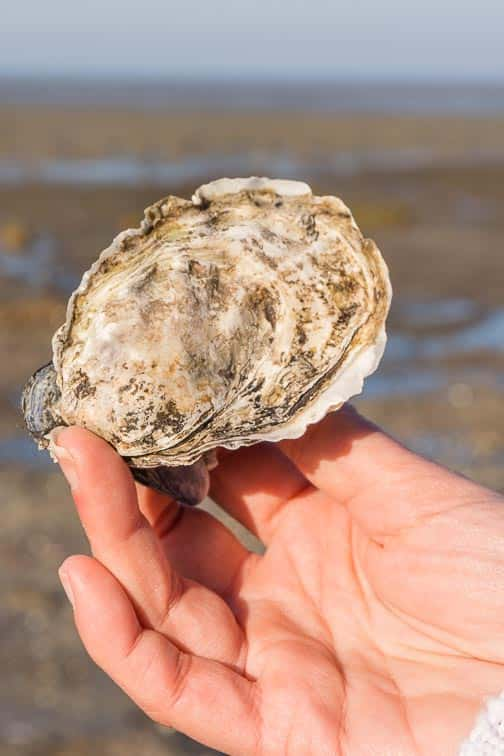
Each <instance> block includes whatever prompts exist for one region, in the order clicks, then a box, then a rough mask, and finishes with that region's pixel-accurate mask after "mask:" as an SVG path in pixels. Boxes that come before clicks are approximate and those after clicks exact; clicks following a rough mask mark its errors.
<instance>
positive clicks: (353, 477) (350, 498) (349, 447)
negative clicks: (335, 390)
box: [279, 405, 480, 538]
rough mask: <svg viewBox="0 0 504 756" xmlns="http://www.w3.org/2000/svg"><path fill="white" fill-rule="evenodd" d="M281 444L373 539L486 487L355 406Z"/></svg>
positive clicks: (304, 472) (308, 476)
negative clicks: (422, 453)
mask: <svg viewBox="0 0 504 756" xmlns="http://www.w3.org/2000/svg"><path fill="white" fill-rule="evenodd" d="M279 446H280V448H281V449H282V451H283V453H284V454H285V455H286V456H287V457H289V459H290V460H291V461H292V462H293V463H294V464H295V465H296V466H297V468H298V469H299V470H300V471H301V472H302V473H303V475H305V476H306V478H307V479H308V480H309V481H310V482H311V483H312V484H313V485H314V486H317V488H319V489H321V490H322V491H324V492H325V493H327V494H328V495H330V496H331V497H332V498H333V499H334V500H335V501H336V502H338V503H340V504H342V505H344V506H345V507H346V508H347V510H348V511H349V513H350V514H351V515H352V516H353V517H354V518H355V519H356V520H357V521H358V523H359V525H360V526H361V527H363V529H364V530H365V531H366V532H368V533H369V534H370V535H371V536H373V537H378V538H379V537H381V536H384V535H392V534H397V533H398V532H399V531H400V530H401V529H403V528H409V527H411V526H413V525H416V524H418V522H419V521H421V520H424V519H425V518H426V517H429V516H432V515H434V514H438V513H439V512H441V511H446V510H447V509H449V508H450V507H453V506H454V504H456V503H457V502H459V501H460V496H461V495H462V496H463V497H467V496H468V494H473V493H474V491H475V490H476V489H477V490H480V489H479V487H478V486H477V485H476V484H474V483H471V482H470V481H467V480H465V479H464V478H461V477H460V476H458V475H456V474H455V473H452V472H451V471H449V470H446V469H444V468H443V467H441V466H440V465H437V464H436V463H434V462H431V461H430V460H427V459H424V458H423V457H420V456H419V455H417V454H414V453H413V452H411V451H410V450H409V449H407V448H406V447H404V446H402V445H401V444H400V443H398V442H397V441H395V440H394V439H393V438H391V437H390V436H388V435H387V434H386V433H384V432H383V431H382V430H381V429H380V428H378V427H377V426H376V425H374V424H373V423H371V422H369V421H368V420H366V419H364V418H363V417H361V416H360V415H359V414H358V413H357V412H356V410H355V409H354V408H353V407H351V406H350V405H344V406H343V407H342V408H341V409H340V410H338V411H337V412H333V413H331V414H329V415H327V416H326V417H325V419H324V420H322V421H321V422H320V423H318V424H317V425H311V426H309V427H308V429H307V431H306V433H305V434H304V436H302V437H301V438H297V439H289V440H285V441H281V442H280V444H279Z"/></svg>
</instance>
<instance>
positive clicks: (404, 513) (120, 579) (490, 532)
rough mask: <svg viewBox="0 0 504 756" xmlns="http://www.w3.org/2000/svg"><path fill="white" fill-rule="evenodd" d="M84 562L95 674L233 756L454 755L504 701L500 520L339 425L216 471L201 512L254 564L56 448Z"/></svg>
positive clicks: (120, 468) (352, 423) (100, 450)
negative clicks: (254, 548) (247, 543)
mask: <svg viewBox="0 0 504 756" xmlns="http://www.w3.org/2000/svg"><path fill="white" fill-rule="evenodd" d="M57 451H58V456H59V459H60V463H61V465H62V467H63V469H64V471H65V472H66V474H67V477H68V478H69V480H70V482H71V484H72V490H73V495H74V499H75V501H76V504H77V507H78V510H79V514H80V517H81V520H82V523H83V525H84V528H85V530H86V532H87V535H88V538H89V540H90V543H91V547H92V551H93V557H94V558H91V557H83V556H75V557H70V558H69V559H68V560H67V561H66V562H65V563H64V565H63V566H62V569H61V571H60V572H61V575H62V579H63V582H64V583H65V584H66V587H67V590H68V592H69V593H70V595H71V597H72V601H73V604H74V610H75V617H76V623H77V627H78V630H79V633H80V635H81V638H82V640H83V642H84V644H85V646H86V648H87V650H88V652H89V654H90V655H91V656H92V658H93V659H94V660H95V661H96V662H97V664H99V665H100V666H101V667H102V668H103V669H104V670H105V671H106V672H107V673H108V674H109V675H110V676H111V677H112V678H113V679H114V680H115V681H116V682H117V683H118V684H119V685H120V686H121V687H122V688H123V689H124V690H125V691H126V692H127V693H128V694H129V695H130V696H131V698H132V699H133V700H134V701H136V702H137V703H138V705H139V706H141V707H142V709H144V710H145V711H146V712H147V713H148V714H149V715H150V716H151V717H152V718H153V719H155V720H156V721H158V722H161V723H163V724H167V725H171V726H174V727H176V728H177V729H179V730H181V731H183V732H185V733H186V734H188V735H190V736H191V737H193V738H196V739H198V740H200V741H201V742H203V743H205V744H207V745H209V746H212V747H214V748H217V749H219V750H221V751H224V752H226V753H229V754H240V755H242V754H243V755H248V754H275V755H276V754H283V753H285V754H300V755H303V756H304V755H308V754H331V755H332V754H349V755H351V756H354V755H356V756H360V754H362V755H364V754H378V755H379V756H382V755H383V756H389V754H390V756H401V755H402V754H405V755H409V754H426V755H428V756H436V755H437V754H439V755H440V756H447V755H449V754H455V753H456V752H457V750H458V746H459V745H460V743H461V741H462V740H463V739H464V737H465V736H467V734H468V733H469V731H470V729H471V725H472V722H473V720H474V718H475V715H476V712H477V710H478V709H479V708H481V706H482V702H483V700H484V698H485V697H486V696H488V695H490V694H495V693H498V692H500V690H501V689H503V688H504V647H503V645H502V635H503V632H504V508H503V503H504V502H503V500H502V499H501V498H499V497H498V496H497V495H496V494H493V493H492V492H490V491H488V490H486V489H483V488H481V487H479V486H477V485H475V484H473V483H471V482H469V481H467V480H465V479H463V478H460V477H458V476H456V475H454V474H452V473H450V472H448V471H446V470H444V469H442V468H440V467H438V466H437V465H435V464H433V463H431V462H428V461H427V460H424V459H422V458H420V457H417V456H416V455H414V454H412V453H411V452H409V451H407V450H406V449H404V448H403V447H401V446H400V445H399V444H397V443H396V442H395V441H393V440H392V439H390V438H388V437H387V436H385V435H384V434H383V433H381V432H380V431H379V430H378V429H376V428H375V427H374V426H372V425H370V424H368V423H367V422H365V421H364V420H362V418H360V417H359V416H358V415H357V414H356V413H354V412H353V410H351V409H350V408H344V409H343V410H341V411H340V412H338V413H335V414H332V415H330V416H328V417H327V418H326V419H325V420H324V421H323V422H322V423H320V424H319V425H318V426H313V427H311V428H310V429H309V431H308V433H307V434H306V435H305V436H304V437H303V438H302V439H297V440H293V441H285V442H282V443H281V444H280V445H279V446H278V445H277V446H273V445H269V444H260V445H257V446H254V447H250V448H248V449H241V450H239V451H237V452H231V453H230V452H223V453H222V454H220V464H219V466H218V467H217V468H216V470H214V472H213V473H212V476H213V477H212V496H213V498H214V499H215V500H216V501H217V502H218V503H219V504H220V505H221V506H222V507H223V508H224V509H226V510H227V511H228V512H229V513H230V514H232V515H233V516H234V517H235V518H236V519H238V520H239V521H241V522H242V523H243V524H244V525H245V526H246V527H247V528H248V529H249V530H250V531H252V532H253V533H255V534H256V535H257V536H258V537H259V538H260V539H261V540H262V541H263V542H264V544H265V545H266V550H265V553H264V555H262V556H259V555H257V554H251V553H250V552H248V551H247V550H246V549H245V547H244V546H243V545H242V544H241V543H240V542H239V541H238V540H237V539H236V538H235V536H234V535H233V534H232V533H231V532H229V531H228V530H227V529H226V528H225V527H224V526H223V525H222V524H221V523H219V522H218V521H217V520H215V519H214V518H213V517H212V516H211V515H209V514H208V513H206V512H204V511H202V510H197V509H182V508H180V507H178V506H177V505H176V504H174V503H173V502H171V501H170V500H169V499H167V498H166V497H164V496H162V495H160V494H158V493H155V492H154V491H152V490H150V489H146V488H143V487H142V486H137V487H135V484H134V482H133V479H132V476H131V474H130V473H129V471H128V468H127V467H126V465H125V464H124V463H123V462H122V460H121V459H120V458H119V457H118V456H117V455H116V454H115V452H114V451H113V450H112V449H111V448H110V447H109V446H108V445H107V444H106V443H105V442H103V441H102V440H100V439H98V438H96V437H94V436H93V435H92V434H90V433H88V432H86V431H84V430H81V429H78V428H71V429H66V430H63V431H61V432H60V433H59V435H58V438H57Z"/></svg>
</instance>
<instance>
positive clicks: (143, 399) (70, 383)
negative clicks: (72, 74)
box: [23, 178, 391, 504]
mask: <svg viewBox="0 0 504 756" xmlns="http://www.w3.org/2000/svg"><path fill="white" fill-rule="evenodd" d="M390 297H391V289H390V283H389V277H388V272H387V268H386V265H385V263H384V261H383V259H382V257H381V255H380V253H379V251H378V249H377V247H376V245H375V244H374V242H372V241H371V240H369V239H365V238H363V236H362V234H361V233H360V231H359V229H358V227H357V225H356V223H355V221H354V219H353V217H352V215H351V213H350V211H349V210H348V208H347V207H346V206H345V205H344V204H343V202H342V201H341V200H339V199H337V198H335V197H316V196H313V195H312V192H311V189H310V187H309V186H308V185H307V184H304V183H301V182H297V181H286V180H270V179H265V178H249V179H220V180H218V181H214V182H212V183H210V184H207V185H204V186H202V187H200V188H199V189H198V190H197V191H196V193H195V194H194V196H193V198H192V201H189V200H185V199H180V198H178V197H174V196H169V197H166V198H165V199H162V200H160V201H159V202H157V203H156V204H154V205H153V206H152V207H149V208H148V209H147V210H146V211H145V218H144V220H143V222H142V224H141V226H140V227H139V228H138V229H135V230H128V231H124V232H123V233H121V234H120V235H119V236H118V237H117V238H116V239H115V240H114V241H113V243H112V244H111V246H110V247H108V248H107V249H106V250H104V251H103V252H102V253H101V255H100V257H99V258H98V260H97V261H96V262H95V263H94V265H92V267H91V268H90V269H89V270H88V271H87V272H86V273H85V274H84V277H83V278H82V281H81V284H80V286H79V287H78V289H77V290H76V291H75V292H74V293H73V294H72V296H71V297H70V300H69V303H68V311H67V317H66V321H65V323H64V324H63V325H62V326H61V327H60V328H59V329H58V331H57V332H56V334H55V335H54V338H53V359H52V362H51V363H50V364H49V365H46V366H44V367H43V368H41V369H40V370H39V371H37V372H36V373H35V374H34V376H32V378H31V379H30V380H29V381H28V383H27V385H26V387H25V390H24V393H23V410H24V414H25V418H26V422H27V426H28V429H29V431H30V433H31V434H32V436H33V437H34V438H35V439H36V441H37V442H38V444H39V446H40V447H41V448H47V447H48V446H49V443H50V438H49V434H50V431H51V430H52V429H53V428H54V427H56V426H60V425H74V424H76V425H81V426H84V427H86V428H88V429H90V430H91V431H93V432H94V433H97V434H98V435H100V436H102V437H103V438H104V439H106V440H107V441H108V442H109V443H110V444H112V446H114V447H115V449H116V450H117V451H118V452H119V454H121V455H122V456H123V457H124V459H125V460H126V461H127V463H128V464H129V465H130V466H131V467H132V470H133V474H134V475H135V477H136V478H137V479H138V480H140V481H141V482H143V483H145V484H147V485H151V486H153V487H155V488H158V489H160V490H163V491H167V492H168V493H170V494H171V495H172V496H174V497H175V498H177V499H178V500H179V501H182V502H185V503H190V504H194V503H197V502H198V501H200V500H201V499H202V498H203V497H204V496H205V495H206V493H207V490H208V469H209V468H210V467H211V466H212V465H214V464H215V463H216V462H215V454H214V450H215V448H216V447H218V446H223V447H226V448H228V449H236V448H238V447H240V446H247V445H250V444H254V443H256V442H258V441H264V440H267V441H278V440H280V439H285V438H295V437H297V436H300V435H301V434H302V433H303V432H304V431H305V429H306V427H307V425H309V424H310V423H314V422H317V421H318V420H320V419H321V418H322V417H323V416H324V415H325V414H326V413H327V412H328V411H329V410H332V409H336V408H338V407H340V406H341V405H342V404H343V402H345V401H346V400H347V399H349V398H350V397H351V396H353V395H355V394H358V393H359V392H360V391H361V390H362V385H363V380H364V378H365V377H366V376H367V375H369V374H370V373H372V372H373V371H374V370H375V368H376V367H377V365H378V362H379V360H380V358H381V356H382V353H383V350H384V347H385V340H386V337H385V327H384V324H385V319H386V316H387V312H388V308H389V305H390Z"/></svg>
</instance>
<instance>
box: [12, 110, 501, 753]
mask: <svg viewBox="0 0 504 756" xmlns="http://www.w3.org/2000/svg"><path fill="white" fill-rule="evenodd" d="M0 125H1V127H0V354H1V356H2V358H3V359H2V371H0V485H1V487H2V491H3V504H4V506H3V522H2V525H3V526H2V529H1V530H0V594H1V596H0V628H1V629H0V632H1V643H0V664H1V668H2V680H3V685H2V686H1V691H0V754H2V756H3V754H9V755H10V754H21V755H22V756H28V754H29V755H30V756H49V754H50V755H51V756H53V755H57V756H77V755H79V756H80V755H81V754H82V755H84V754H89V753H94V752H96V753H99V754H106V755H107V756H108V754H114V755H115V754H138V753H139V752H141V753H142V754H153V756H157V754H168V753H174V754H175V753H195V754H196V753H197V754H203V753H207V752H208V750H206V749H204V748H202V747H200V746H197V745H195V744H192V743H191V742H190V741H188V740H187V739H185V738H183V737H182V736H179V735H174V734H171V733H170V732H169V731H165V730H162V729H161V728H158V727H156V726H154V725H152V724H151V723H150V722H149V721H148V720H147V719H146V718H145V717H143V715H142V714H140V713H139V712H138V711H137V710H136V709H135V707H134V706H133V705H132V704H130V703H129V701H128V700H127V699H126V697H125V696H124V695H123V694H122V693H121V692H120V691H118V690H117V689H116V688H115V687H114V686H113V685H112V684H111V683H110V682H108V681H107V680H106V679H105V677H104V676H103V675H102V674H101V672H99V671H98V670H97V669H95V668H94V666H93V665H92V664H91V662H89V661H88V660H87V658H86V656H85V654H84V652H83V651H82V649H81V647H80V644H79V641H78V640H77V638H76V635H75V632H74V629H73V624H72V621H71V614H70V610H69V607H68V606H67V604H66V600H65V599H64V596H63V594H62V592H61V590H60V587H59V584H58V582H57V578H56V570H57V567H58V566H59V564H60V563H61V561H62V560H63V559H64V558H65V556H66V555H68V554H69V553H74V552H86V551H87V546H86V544H85V542H84V539H83V537H82V534H81V532H80V528H79V526H78V523H77V521H76V518H75V516H74V513H73V511H72V508H71V505H70V499H69V495H68V492H67V490H66V486H65V484H64V482H63V481H62V479H61V477H60V476H59V474H58V472H57V470H56V469H55V468H54V467H53V466H52V465H50V464H49V463H48V462H47V459H46V457H45V456H44V455H42V454H38V453H37V452H36V451H35V449H34V447H33V445H32V444H31V443H30V442H29V441H28V440H27V439H26V435H25V433H24V430H23V427H22V422H21V418H20V415H19V412H18V409H17V402H18V398H19V391H20V389H21V387H22V384H23V382H24V381H25V379H26V377H27V376H28V375H29V374H30V373H31V372H32V371H33V369H34V368H36V367H38V366H39V365H40V364H42V363H43V362H45V361H47V360H48V359H49V357H50V350H49V344H50V337H51V335H52V333H53V331H54V330H55V328H56V327H57V326H58V325H59V324H60V322H61V321H62V319H63V317H64V308H65V302H66V298H67V294H68V291H69V290H70V289H71V287H72V285H73V283H74V282H76V281H77V280H78V278H79V277H80V275H81V273H82V271H83V270H84V269H85V268H86V267H87V266H89V264H90V263H91V261H92V260H94V259H95V257H96V254H97V252H98V251H99V250H100V249H102V248H103V247H104V246H106V245H107V243H108V242H109V241H110V239H111V238H112V236H114V235H115V234H116V233H117V232H118V231H119V230H121V229H122V228H123V227H127V226H132V225H136V224H137V222H138V219H139V218H140V216H141V214H142V210H143V208H144V207H145V206H147V205H148V204H150V203H151V202H152V201H153V200H155V199H157V198H159V197H160V196H161V195H163V194H168V193H181V194H183V195H185V196H189V195H190V193H191V191H192V190H193V189H194V187H195V186H196V185H197V184H198V183H201V182H202V181H207V180H209V179H210V178H212V176H211V175H208V174H205V172H204V167H205V165H206V166H208V165H210V164H211V165H213V166H218V164H219V156H224V155H228V156H230V155H231V156H234V157H233V160H235V159H236V161H237V162H236V164H237V165H238V164H239V165H240V166H241V165H243V167H244V168H247V167H250V172H255V171H254V168H255V167H256V166H261V167H262V166H264V165H267V164H268V162H271V163H272V164H274V165H280V164H281V163H280V160H279V155H280V156H281V157H282V159H283V160H284V164H285V166H286V167H287V169H288V170H287V171H286V173H287V175H288V174H289V170H291V169H292V170H294V169H295V171H298V170H301V169H304V170H305V175H304V178H306V179H307V180H308V181H310V182H311V183H312V185H313V188H314V189H315V190H316V191H317V192H331V193H337V194H339V195H340V196H342V197H343V198H344V199H345V200H346V201H347V203H348V204H349V205H350V206H351V207H352V209H353V210H354V212H355V215H356V218H357V220H358V222H359V224H360V225H361V227H362V229H363V230H364V231H365V233H366V234H367V235H369V236H372V237H373V238H375V239H376V241H377V242H378V244H379V246H380V247H381V248H382V250H383V252H384V255H385V258H386V260H387V262H388V264H389V266H390V269H391V276H392V281H393V285H394V290H395V300H394V306H393V310H392V313H391V318H390V340H389V346H388V349H387V353H386V356H385V359H384V362H383V364H382V367H381V368H380V370H379V372H378V373H377V374H376V376H374V377H373V378H371V379H370V380H369V383H368V384H367V387H366V391H365V393H364V395H363V397H362V398H361V399H359V400H358V401H357V402H356V403H357V404H358V406H359V407H360V408H361V409H362V411H364V412H365V413H366V414H367V415H369V416H370V417H371V418H373V419H374V420H376V421H377V422H379V423H380V424H382V425H384V426H385V427H386V428H387V430H389V432H391V433H392V434H394V435H395V436H397V437H398V438H399V439H401V440H402V441H403V442H405V443H406V444H408V445H409V446H411V447H412V448H414V449H416V450H418V451H420V452H421V453H424V454H426V455H427V456H430V457H432V458H434V459H437V460H438V461H440V462H442V463H444V464H446V465H448V466H450V467H452V468H454V469H456V470H459V471H460V472H462V473H463V474H465V475H468V476H470V477H472V478H474V479H476V480H478V481H480V482H482V483H484V484H487V485H489V486H491V487H493V488H495V489H499V490H503V491H504V464H503V462H504V402H503V398H504V297H503V289H504V256H503V254H502V248H503V239H504V216H503V214H502V210H501V208H502V207H503V206H504V128H503V126H504V123H503V122H502V120H498V119H493V120H492V119H486V118H473V119H465V120H461V119H456V118H453V117H451V118H448V117H446V118H441V117H439V118H413V117H408V118H400V117H394V118H392V117H385V116H380V117H365V116H358V117H350V116H345V117H337V116H329V115H317V114H299V113H298V114H289V115H288V116H285V115H281V114H280V115H279V114H273V113H262V114H247V115H246V116H245V115H244V114H240V113H233V114H230V115H225V114H222V113H205V114H202V113H196V112H192V113H190V114H183V113H178V114H167V113H152V112H149V113H142V112H138V111H137V112H132V111H130V112H127V111H107V110H101V111H100V112H91V111H88V110H78V109H60V110H54V109H50V108H44V107H40V108H33V107H30V106H22V107H21V106H18V107H9V108H7V107H5V106H4V107H2V106H0ZM324 156H325V157H324ZM209 157H210V158H211V160H212V162H211V163H210V162H209ZM111 158H113V160H114V161H115V163H114V164H113V165H112V169H113V170H112V173H111V167H110V163H108V162H107V161H110V159H111ZM203 158H204V159H203ZM325 158H326V159H325ZM91 159H92V160H94V161H98V162H96V163H94V170H96V171H97V176H98V174H99V175H100V176H101V177H102V179H101V180H100V181H99V182H97V183H96V185H94V184H93V183H89V182H88V183H87V184H83V183H82V182H81V183H80V179H79V176H81V175H82V173H80V174H79V173H77V174H75V173H74V174H72V171H73V170H75V169H76V167H75V164H74V161H76V160H78V161H80V163H79V164H80V168H79V170H81V171H82V161H89V160H91ZM132 159H134V161H136V163H135V165H137V164H140V165H141V166H147V167H146V168H145V171H144V173H142V172H140V174H139V176H140V178H139V177H137V178H136V179H135V180H131V181H128V182H119V181H118V180H117V177H115V178H114V176H115V174H114V171H117V165H120V164H121V163H120V161H121V160H122V161H124V160H127V161H129V163H127V164H128V165H130V164H131V161H132ZM198 160H199V161H200V162H198ZM205 160H206V162H205ZM2 161H3V164H4V167H5V165H6V161H10V162H9V165H10V166H11V168H12V165H13V164H16V165H22V167H23V171H24V172H25V173H24V175H25V178H22V177H21V178H19V175H18V177H17V178H16V180H9V179H8V177H7V174H6V173H5V172H4V174H3V179H2V178H1V177H2ZM43 161H46V163H45V165H46V168H45V169H44V170H46V173H45V174H44V175H45V176H46V178H45V179H44V181H41V180H35V179H34V176H35V177H36V176H37V175H40V165H41V164H42V163H43ZM47 161H49V163H48V162H47ZM50 161H59V162H58V164H59V166H60V168H59V169H58V170H59V172H58V171H56V172H53V173H52V174H51V171H50V170H49V168H51V165H52V166H54V162H53V163H50ZM118 161H119V162H118ZM157 161H161V162H162V161H165V162H166V161H168V162H169V165H170V166H172V165H173V164H174V163H176V165H177V166H178V167H179V168H180V171H179V174H178V175H179V178H177V180H175V179H173V180H167V181H166V182H163V181H162V180H160V179H159V177H158V178H156V177H154V178H153V172H152V165H154V166H155V165H156V163H157ZM239 161H241V162H239ZM275 161H276V163H275ZM224 164H226V163H225V161H224ZM230 164H231V163H227V164H226V165H230ZM232 164H233V165H234V164H235V163H232ZM47 165H49V168H47ZM61 165H63V167H64V168H65V170H64V171H61ZM86 165H87V168H86V170H88V168H89V165H88V164H86ZM122 165H123V166H124V163H122ZM200 165H201V166H202V169H201V170H202V172H201V175H197V172H198V170H199V168H198V166H200ZM149 166H150V167H149ZM85 167H86V166H85ZM91 168H93V167H92V166H91ZM48 170H49V173H47V171H48ZM51 170H52V169H51ZM184 171H186V172H187V176H186V177H185V178H184V175H185V174H184ZM37 172H38V173H37ZM189 174H190V176H189ZM47 176H52V179H51V180H49V179H48V178H47ZM142 176H143V178H142ZM180 176H181V177H182V178H180ZM65 177H66V178H65ZM133 178H134V177H133Z"/></svg>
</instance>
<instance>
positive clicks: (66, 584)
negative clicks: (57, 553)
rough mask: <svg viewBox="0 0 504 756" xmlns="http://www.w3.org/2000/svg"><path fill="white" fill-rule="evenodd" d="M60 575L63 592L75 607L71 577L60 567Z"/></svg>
mask: <svg viewBox="0 0 504 756" xmlns="http://www.w3.org/2000/svg"><path fill="white" fill-rule="evenodd" d="M58 575H59V579H60V580H61V585H62V586H63V590H64V591H65V593H66V597H67V599H68V600H69V601H70V603H71V604H72V607H73V605H74V597H73V591H72V584H71V582H70V576H69V574H68V572H66V570H65V569H64V568H63V567H60V569H59V570H58Z"/></svg>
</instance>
